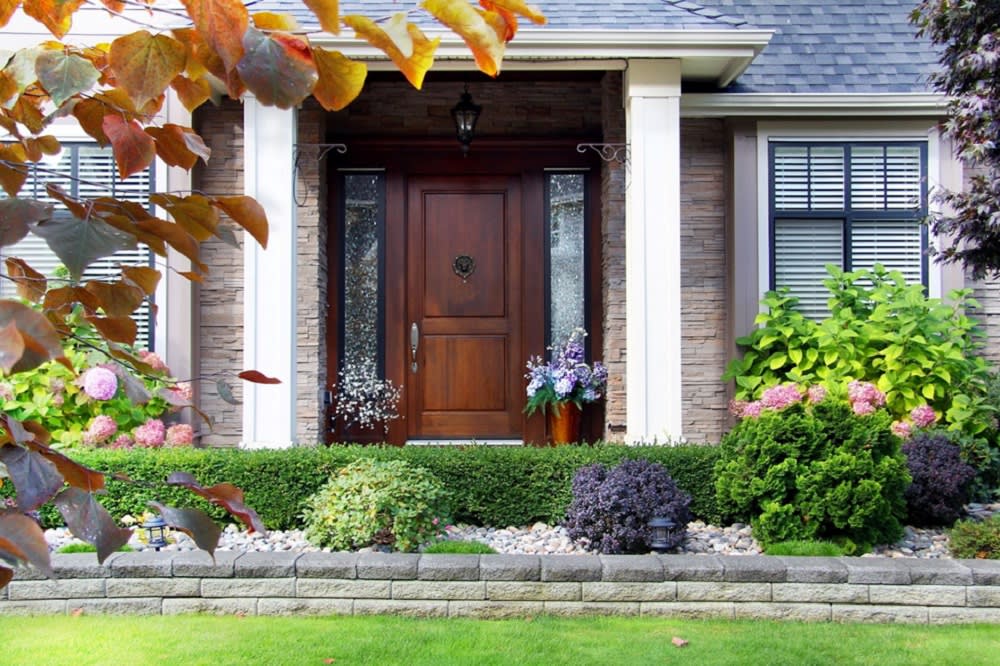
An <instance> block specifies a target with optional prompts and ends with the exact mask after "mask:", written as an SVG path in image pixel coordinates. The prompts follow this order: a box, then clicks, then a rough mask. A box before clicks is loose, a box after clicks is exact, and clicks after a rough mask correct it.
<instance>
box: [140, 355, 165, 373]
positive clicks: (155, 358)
mask: <svg viewBox="0 0 1000 666" xmlns="http://www.w3.org/2000/svg"><path fill="white" fill-rule="evenodd" d="M139 360H140V361H142V362H143V363H147V364H149V366H150V367H151V368H153V370H156V371H157V372H170V368H168V367H167V364H166V363H164V362H163V359H162V358H160V355H159V354H157V353H156V352H151V351H146V350H143V351H141V352H139Z"/></svg>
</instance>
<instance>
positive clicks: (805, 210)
mask: <svg viewBox="0 0 1000 666" xmlns="http://www.w3.org/2000/svg"><path fill="white" fill-rule="evenodd" d="M925 155H926V147H925V146H924V145H922V144H916V143H895V144H894V143H860V142H859V143H826V144H823V143H817V144H812V145H804V144H799V143H778V142H776V143H774V144H772V146H771V175H772V181H771V188H772V189H771V195H772V199H771V200H772V208H771V223H772V230H773V237H772V239H771V240H772V252H773V254H772V260H773V273H772V276H771V284H772V287H773V288H782V287H787V288H788V289H789V291H790V292H791V294H792V295H793V296H796V297H798V298H799V309H800V311H802V312H803V314H805V315H806V316H808V317H811V318H815V319H819V318H822V317H825V316H826V315H828V314H829V310H828V309H827V306H826V303H827V300H828V298H829V293H828V291H827V289H826V287H824V285H823V281H824V280H825V279H826V278H827V277H828V274H827V271H826V265H827V264H834V265H837V266H840V267H842V268H844V269H845V270H859V269H862V268H872V267H873V266H874V265H875V264H882V265H883V266H885V267H886V268H887V269H889V270H898V271H900V272H901V273H902V274H903V276H904V277H905V279H906V280H907V282H910V283H915V284H921V283H923V284H926V275H925V272H926V268H925V266H926V260H925V258H924V250H925V247H926V240H925V233H924V229H923V227H922V226H921V220H922V219H923V217H924V216H925V215H926V213H927V208H926V195H925V192H924V179H925V165H924V159H925Z"/></svg>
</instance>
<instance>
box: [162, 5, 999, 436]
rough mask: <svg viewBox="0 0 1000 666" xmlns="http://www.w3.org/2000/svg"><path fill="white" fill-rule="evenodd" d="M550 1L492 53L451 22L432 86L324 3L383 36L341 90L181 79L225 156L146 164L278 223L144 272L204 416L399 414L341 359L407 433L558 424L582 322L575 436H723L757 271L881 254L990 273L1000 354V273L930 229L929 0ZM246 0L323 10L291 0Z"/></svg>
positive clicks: (297, 431)
mask: <svg viewBox="0 0 1000 666" xmlns="http://www.w3.org/2000/svg"><path fill="white" fill-rule="evenodd" d="M538 4H539V5H540V7H541V8H542V10H543V11H544V12H545V14H546V16H547V17H548V25H546V26H544V27H540V28H536V27H534V26H527V25H525V26H522V27H521V29H520V31H519V32H518V34H517V37H516V38H515V39H514V41H513V42H511V43H510V44H509V45H508V48H507V54H506V56H505V59H504V63H503V73H502V74H501V75H500V76H499V77H498V78H497V79H490V78H488V77H485V76H483V75H481V74H479V73H477V72H476V71H475V68H474V66H473V64H472V62H471V57H470V54H469V52H468V49H467V47H466V46H465V45H464V44H463V43H462V42H461V41H460V39H459V38H458V37H456V36H455V35H452V34H450V33H447V32H440V31H439V32H440V34H441V36H442V43H441V45H440V47H439V49H438V52H437V56H436V61H435V66H434V68H433V70H432V71H431V72H430V73H429V74H428V76H427V78H426V80H425V83H424V86H423V89H422V90H420V91H416V90H414V89H413V88H412V87H411V86H410V85H409V84H408V83H406V81H405V80H404V79H403V77H402V76H401V75H400V74H399V73H398V72H397V71H395V69H394V67H393V66H392V65H391V63H389V62H387V61H386V60H385V58H384V56H383V55H382V54H381V53H380V52H378V51H376V50H375V49H372V48H370V47H368V46H366V45H365V44H363V43H361V42H359V41H357V40H354V39H349V38H348V35H346V34H342V35H340V36H335V35H328V34H322V33H318V34H312V35H311V36H310V39H311V40H312V41H313V42H314V43H317V44H320V45H323V46H327V47H329V48H334V49H337V50H341V51H342V52H343V53H344V54H345V55H348V56H349V57H352V58H356V59H363V60H365V61H366V62H367V63H368V65H369V76H368V81H367V83H366V84H365V88H364V90H363V92H362V93H361V95H360V97H359V98H358V99H357V100H356V101H355V102H354V103H352V104H351V105H350V106H349V107H348V108H346V109H344V110H343V111H340V112H335V113H333V112H326V111H324V110H323V109H322V108H321V107H320V106H319V105H318V104H317V103H315V102H314V101H313V100H308V101H307V102H306V103H304V104H303V105H302V106H301V107H300V108H297V109H292V110H280V109H273V108H267V107H264V106H262V105H260V104H258V103H257V102H256V101H255V100H254V99H252V98H250V97H247V98H245V99H243V100H240V101H235V100H226V101H224V102H223V104H222V105H221V106H218V107H215V106H210V105H206V106H204V107H202V108H200V109H198V110H197V111H196V112H195V113H194V114H193V116H189V115H188V114H187V113H186V112H185V111H184V110H183V108H181V107H180V105H178V104H176V103H173V104H169V105H168V107H167V109H166V110H165V112H164V116H165V119H167V120H170V121H171V122H180V123H183V124H187V123H190V124H191V125H192V126H193V127H195V129H196V130H198V131H199V132H200V133H201V135H202V136H203V137H204V138H205V140H206V142H207V143H208V145H209V146H210V148H211V149H212V158H211V160H210V161H209V162H208V163H207V164H204V165H202V164H200V165H199V166H198V167H196V168H195V170H194V171H193V172H192V173H190V174H187V173H184V172H180V171H176V170H167V169H161V173H158V174H157V176H158V178H157V182H158V189H160V188H161V187H160V186H162V185H164V184H165V187H167V188H170V189H196V190H200V191H205V192H209V193H211V194H216V195H224V194H231V193H246V194H250V195H253V196H255V197H256V198H257V199H258V200H259V201H260V202H261V203H262V205H264V207H265V209H266V211H267V213H268V217H269V221H270V242H269V245H268V248H267V250H261V249H260V248H259V247H256V246H255V245H254V244H253V243H252V242H249V243H244V245H243V247H242V248H241V247H233V246H231V245H227V244H225V243H222V242H216V241H211V242H208V243H205V244H204V245H203V246H202V253H203V257H202V259H203V261H204V263H206V264H208V265H209V266H211V267H212V273H211V274H210V276H209V277H208V279H207V280H206V281H205V282H204V283H203V284H191V283H188V282H187V281H185V280H183V279H182V278H180V277H178V276H176V275H175V274H172V273H171V274H169V275H168V277H167V279H166V280H165V282H164V285H163V286H162V288H161V293H160V294H158V295H157V300H158V304H159V307H160V322H159V324H158V326H157V329H156V335H155V337H154V340H155V347H156V349H157V351H159V352H160V353H161V354H162V355H164V356H165V358H166V360H167V362H168V364H169V365H170V366H171V368H172V370H173V372H174V374H175V375H177V376H179V377H201V378H203V379H205V380H206V381H200V382H198V383H197V384H196V396H197V401H198V404H199V407H200V408H201V409H202V410H203V411H205V412H207V413H209V414H211V415H213V417H214V418H215V422H214V427H213V428H212V430H211V431H210V432H209V431H208V429H207V428H203V429H202V430H203V432H202V441H203V442H204V443H206V444H209V445H220V446H225V445H234V444H237V443H240V444H242V445H245V446H289V445H292V444H294V443H301V444H311V443H315V442H322V441H334V440H341V439H356V440H372V439H378V440H381V439H383V433H382V432H381V431H379V432H374V433H365V432H358V431H356V430H350V429H348V430H347V431H345V430H344V429H343V427H342V425H341V424H338V423H337V422H336V421H335V420H334V419H333V418H332V417H333V411H332V401H333V400H334V393H335V389H336V385H337V383H338V381H339V379H338V376H339V373H341V372H343V371H345V370H349V369H361V370H362V371H363V372H364V373H368V374H370V375H373V376H375V377H380V378H385V379H387V380H389V381H391V382H392V383H394V384H395V385H397V386H399V387H401V388H402V399H401V402H400V408H399V409H400V414H401V415H402V418H400V419H396V420H393V421H391V422H390V424H389V430H388V433H386V434H385V437H387V438H388V440H389V441H391V442H393V443H397V444H404V443H414V444H416V443H428V442H469V441H473V440H474V441H477V442H497V443H500V442H503V443H510V442H514V443H519V442H525V443H530V442H542V441H544V440H545V437H546V432H545V427H546V426H545V423H544V421H543V419H542V418H541V417H540V416H537V415H536V416H533V417H530V418H529V417H527V416H526V415H524V413H523V411H522V409H523V406H524V389H525V385H526V381H525V380H524V377H523V374H524V366H525V362H526V361H527V360H528V358H529V357H531V356H534V355H540V354H544V352H545V349H546V346H547V345H549V344H552V343H558V342H560V341H561V340H562V339H563V338H564V337H565V336H566V335H567V334H568V332H569V331H571V330H572V329H573V328H575V327H583V328H585V329H586V330H587V331H588V332H589V337H588V338H587V340H588V354H589V356H590V357H591V358H593V359H600V360H602V361H603V362H604V363H605V364H606V365H607V366H608V369H609V375H610V379H609V387H608V391H607V396H606V399H605V400H604V402H603V404H601V405H600V408H597V406H592V407H591V408H590V409H588V411H587V413H586V414H585V420H586V423H585V429H586V432H585V434H586V436H587V437H588V438H589V439H598V438H603V439H609V440H624V441H628V442H640V441H644V442H652V441H658V442H666V441H679V440H681V439H683V440H687V441H690V442H716V441H718V440H719V438H720V437H721V435H722V434H723V433H724V432H725V431H726V430H727V429H728V427H730V425H731V422H730V420H729V418H730V417H729V415H728V413H727V404H728V401H729V398H730V391H731V388H730V387H728V386H727V385H726V383H724V382H722V380H721V379H720V377H721V375H722V373H723V371H724V369H725V365H726V363H727V361H728V360H729V359H730V358H732V357H733V356H734V355H735V354H736V353H737V348H736V344H735V339H736V338H737V337H739V336H741V335H744V334H746V333H747V332H748V331H749V330H750V328H751V327H752V326H753V319H754V316H755V315H756V314H757V312H758V309H759V300H760V298H761V297H762V295H763V293H764V292H765V291H767V290H768V289H771V288H775V287H782V286H784V287H788V288H790V289H792V291H793V292H794V293H796V295H798V296H800V298H801V302H802V307H803V308H805V309H806V310H807V312H809V313H810V314H812V315H814V316H821V315H822V310H823V307H824V300H825V299H824V298H823V297H822V282H821V281H822V279H823V276H824V275H825V268H824V266H825V265H826V264H828V263H833V264H837V265H840V266H843V267H845V268H861V267H866V266H871V265H872V264H874V263H876V262H878V263H882V264H885V265H886V266H889V267H891V268H897V269H899V270H901V271H903V273H904V274H905V275H906V276H907V279H908V280H912V281H915V282H919V283H922V284H924V285H925V286H926V288H927V290H928V293H930V294H931V295H932V296H942V295H944V294H947V292H948V291H949V290H950V289H952V288H956V287H963V286H972V287H974V288H976V290H977V294H976V296H977V298H979V299H980V301H981V302H982V303H983V304H984V309H983V312H982V313H980V318H981V319H982V321H983V323H984V326H985V327H986V330H987V333H988V335H989V336H990V340H991V341H990V344H989V346H988V349H987V353H988V354H1000V341H994V338H995V337H997V336H1000V328H998V327H997V326H996V325H994V324H993V317H994V316H1000V292H997V290H995V289H994V287H993V285H992V284H991V283H982V284H980V283H971V282H969V281H967V280H966V279H965V277H964V276H963V275H962V272H961V270H960V269H957V268H955V267H941V266H939V265H936V264H934V263H933V262H931V261H929V260H928V259H927V256H926V248H927V247H928V244H930V243H933V242H934V240H935V239H933V238H929V237H928V232H927V230H926V228H925V227H922V226H921V225H920V224H919V219H920V218H921V217H922V216H923V215H924V214H926V212H927V210H928V206H929V205H931V204H929V201H928V199H929V198H928V192H929V191H930V190H932V189H933V187H935V186H936V185H939V184H940V185H945V186H948V187H957V186H959V185H960V184H961V182H962V177H963V175H962V168H961V165H960V164H959V163H958V162H957V160H955V159H954V157H953V154H952V151H951V149H950V146H949V145H947V142H946V141H944V140H943V139H942V138H941V137H940V136H939V134H938V131H937V124H938V123H939V122H940V120H941V119H942V118H943V115H944V111H945V104H944V100H943V99H942V98H941V97H940V96H939V95H937V94H934V93H932V92H931V91H930V89H929V86H928V84H927V82H926V75H927V73H928V72H930V71H932V70H933V68H934V67H935V66H936V55H935V53H934V52H933V50H932V49H931V48H930V46H929V45H928V44H926V43H925V42H921V41H919V40H917V39H915V37H914V29H913V27H912V26H910V24H909V22H908V15H909V12H910V11H911V10H912V8H913V4H914V3H913V0H872V1H861V0H839V1H838V2H828V1H822V2H810V3H804V2H799V1H798V0H770V1H765V0H700V1H699V2H688V1H684V0H621V1H620V2H615V3H605V2H591V1H589V0H576V1H574V2H565V1H563V0H552V1H550V2H540V3H538ZM254 9H255V10H256V11H264V10H274V11H284V12H290V13H295V14H297V15H299V17H300V22H301V23H302V24H303V25H309V24H311V23H314V19H311V18H310V16H309V15H308V14H307V13H306V12H305V10H304V7H301V6H299V5H298V3H292V2H287V1H285V0H265V1H264V2H261V3H258V4H257V5H255V8H254ZM400 9H402V8H401V7H400V6H399V3H395V2H388V1H387V2H363V3H362V2H357V1H354V2H342V3H341V12H342V13H345V14H348V13H363V14H365V15H367V16H370V17H380V16H389V15H391V14H393V13H395V12H397V11H400ZM414 20H418V19H416V17H415V16H414ZM428 31H429V32H432V30H431V24H428ZM432 34H438V33H432ZM465 91H467V92H468V93H469V94H471V96H472V98H473V99H474V101H475V103H476V104H478V105H480V106H481V107H482V111H481V114H480V116H479V120H478V124H477V126H476V132H475V138H474V139H473V140H472V142H471V145H470V146H469V150H468V152H467V154H466V153H465V152H463V150H462V149H461V146H460V145H459V143H458V141H457V140H456V138H455V126H454V122H453V119H452V117H451V113H450V111H451V109H452V107H453V106H455V104H456V103H457V102H458V101H459V99H460V96H461V95H462V93H463V92H465ZM170 264H171V265H172V267H175V268H177V269H178V270H184V269H185V263H184V260H183V259H182V258H179V257H173V256H172V257H171V258H170ZM244 368H254V369H257V370H259V371H261V372H264V373H265V374H268V375H271V376H275V377H279V378H281V379H282V383H281V384H277V385H259V384H247V383H244V384H242V385H241V386H237V387H235V389H234V393H235V398H237V399H238V400H239V401H240V402H241V404H240V405H234V404H232V401H227V400H224V399H223V398H222V397H221V396H220V394H219V388H218V386H217V385H216V383H215V382H214V381H211V380H212V379H215V378H221V377H225V376H226V375H227V373H229V374H231V373H233V372H234V371H238V370H240V369H244ZM227 397H228V396H227Z"/></svg>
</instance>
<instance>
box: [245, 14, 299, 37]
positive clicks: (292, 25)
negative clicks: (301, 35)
mask: <svg viewBox="0 0 1000 666" xmlns="http://www.w3.org/2000/svg"><path fill="white" fill-rule="evenodd" d="M250 20H251V21H252V22H253V27H255V28H257V29H258V30H281V31H284V32H295V31H296V30H298V29H299V22H298V21H296V20H295V17H294V16H290V15H288V14H275V13H274V12H257V13H256V14H251V15H250Z"/></svg>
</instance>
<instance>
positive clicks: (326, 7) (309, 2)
mask: <svg viewBox="0 0 1000 666" xmlns="http://www.w3.org/2000/svg"><path fill="white" fill-rule="evenodd" d="M302 2H303V4H305V6H306V7H308V8H309V9H310V11H312V13H313V14H315V15H316V18H317V19H318V20H319V27H321V28H323V29H324V30H326V31H327V32H329V33H331V34H334V35H339V34H340V7H339V4H340V3H339V2H338V0H302Z"/></svg>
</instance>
